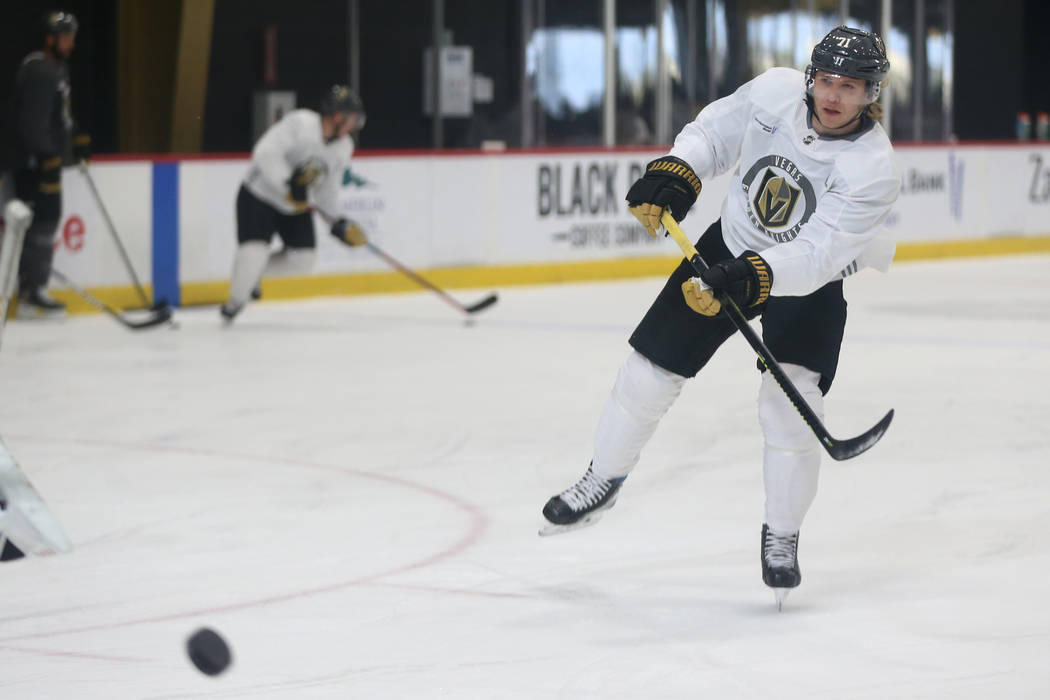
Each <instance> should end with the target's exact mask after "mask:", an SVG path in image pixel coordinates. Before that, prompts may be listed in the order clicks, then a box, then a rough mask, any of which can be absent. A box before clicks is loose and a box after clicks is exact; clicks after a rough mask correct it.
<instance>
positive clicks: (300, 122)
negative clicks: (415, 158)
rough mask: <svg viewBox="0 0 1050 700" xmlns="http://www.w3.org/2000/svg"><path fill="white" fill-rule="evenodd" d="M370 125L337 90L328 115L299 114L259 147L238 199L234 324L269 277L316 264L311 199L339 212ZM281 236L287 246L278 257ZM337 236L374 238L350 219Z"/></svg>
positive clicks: (227, 307) (226, 309)
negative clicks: (342, 187)
mask: <svg viewBox="0 0 1050 700" xmlns="http://www.w3.org/2000/svg"><path fill="white" fill-rule="evenodd" d="M364 125H365V110H364V105H363V104H362V102H361V99H360V98H359V97H358V96H357V94H356V93H355V92H354V91H353V90H351V89H350V88H349V87H347V86H345V85H335V86H333V87H332V88H331V89H330V90H329V91H328V92H327V93H326V94H325V96H324V98H323V99H322V101H321V109H320V112H315V111H313V110H309V109H297V110H294V111H291V112H289V113H288V114H286V115H285V116H284V117H283V118H282V119H281V120H280V121H278V122H277V123H276V124H274V125H273V126H271V127H270V128H269V129H267V130H266V132H265V133H264V134H263V135H262V136H261V137H260V138H259V140H258V142H256V144H255V148H254V149H252V163H251V167H250V169H249V170H248V174H247V175H246V176H245V178H244V181H243V182H242V183H241V188H240V191H239V192H238V194H237V243H238V246H237V253H236V255H235V257H234V262H233V277H232V279H231V281H230V297H229V299H228V300H227V301H226V303H225V304H223V305H222V307H221V308H220V313H221V315H222V317H223V319H225V320H226V321H227V322H232V321H233V319H234V317H235V316H236V315H237V314H238V313H240V311H241V310H242V309H243V308H244V305H245V304H246V303H247V302H248V300H249V299H250V298H251V297H252V296H253V292H255V290H257V287H258V284H259V280H260V279H261V278H262V277H263V276H264V275H271V274H276V275H280V274H296V273H302V272H306V271H308V270H309V269H310V268H311V267H312V266H313V263H314V258H315V256H316V238H315V234H314V224H313V215H312V213H311V201H313V202H314V203H315V204H316V205H317V206H318V207H319V208H320V209H321V211H329V212H331V211H337V210H338V208H337V206H336V195H337V192H338V187H339V182H340V177H341V176H342V173H343V171H344V170H345V168H346V167H347V166H348V165H349V164H350V157H351V155H352V154H353V150H354V143H353V140H352V139H351V138H350V135H351V134H353V133H355V132H357V131H359V130H360V129H361V128H362V127H363V126H364ZM275 233H276V234H277V235H278V236H280V237H281V240H282V243H283V248H282V249H281V250H279V251H277V252H275V253H271V251H270V240H271V239H272V238H273V235H274V234H275ZM331 233H332V235H333V236H335V237H336V238H338V239H339V240H340V241H342V242H343V243H346V244H347V245H350V246H359V245H364V244H365V243H366V242H367V240H368V239H367V237H366V235H365V233H364V231H362V230H361V227H360V226H358V225H357V224H356V223H354V222H352V221H350V220H348V219H344V218H340V219H337V220H336V221H334V222H332V224H331Z"/></svg>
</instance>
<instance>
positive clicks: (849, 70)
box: [806, 26, 890, 107]
mask: <svg viewBox="0 0 1050 700" xmlns="http://www.w3.org/2000/svg"><path fill="white" fill-rule="evenodd" d="M817 71H825V72H826V73H831V74H832V75H842V76H847V77H850V78H858V79H861V80H864V81H865V83H866V85H867V92H866V94H867V98H868V102H869V103H871V102H875V101H876V100H877V99H879V92H880V91H881V90H882V81H884V80H885V79H886V76H887V75H889V73H890V62H889V59H887V58H886V45H885V44H884V43H883V42H882V39H881V38H880V37H879V35H878V34H875V33H874V32H866V31H864V30H863V29H854V28H852V27H846V26H840V27H835V28H834V29H832V30H831V31H830V32H828V33H827V35H826V36H825V37H824V38H823V39H821V40H820V43H818V44H817V45H816V46H814V47H813V54H812V56H811V57H810V63H809V65H808V66H806V96H807V98H808V101H810V106H811V107H812V99H813V84H814V83H815V82H816V79H817Z"/></svg>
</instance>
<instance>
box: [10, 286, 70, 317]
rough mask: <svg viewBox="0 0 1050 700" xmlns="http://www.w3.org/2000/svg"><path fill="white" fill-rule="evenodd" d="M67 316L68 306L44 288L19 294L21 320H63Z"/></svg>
mask: <svg viewBox="0 0 1050 700" xmlns="http://www.w3.org/2000/svg"><path fill="white" fill-rule="evenodd" d="M65 315H66V305H65V304H63V303H62V302H60V301H58V300H57V299H55V298H54V297H53V296H51V295H50V294H48V293H47V290H46V289H44V288H43V287H35V288H33V289H23V290H22V291H20V292H19V293H18V317H19V318H61V317H63V316H65Z"/></svg>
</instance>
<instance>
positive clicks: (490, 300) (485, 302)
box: [463, 292, 499, 314]
mask: <svg viewBox="0 0 1050 700" xmlns="http://www.w3.org/2000/svg"><path fill="white" fill-rule="evenodd" d="M498 300H499V295H498V294H496V293H495V292H493V293H492V294H489V295H488V296H487V297H485V298H484V299H482V300H481V301H479V302H476V303H474V304H471V305H470V306H464V307H463V310H464V311H466V312H467V313H468V314H476V313H477V312H479V311H482V310H484V309H487V308H489V307H490V306H492V305H493V304H495V303H496V302H497V301H498Z"/></svg>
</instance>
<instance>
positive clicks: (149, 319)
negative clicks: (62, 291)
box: [51, 268, 172, 331]
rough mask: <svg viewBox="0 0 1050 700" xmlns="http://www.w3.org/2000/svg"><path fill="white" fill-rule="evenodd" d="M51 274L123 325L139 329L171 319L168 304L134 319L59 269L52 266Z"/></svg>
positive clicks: (151, 326)
mask: <svg viewBox="0 0 1050 700" xmlns="http://www.w3.org/2000/svg"><path fill="white" fill-rule="evenodd" d="M51 274H52V276H54V277H56V278H58V281H59V282H61V283H62V284H64V285H66V286H67V287H69V288H70V289H72V290H73V291H74V292H76V294H77V296H79V297H80V298H81V299H83V300H84V301H86V302H87V303H89V304H91V305H92V306H94V307H95V308H96V309H98V310H99V311H103V312H105V313H107V314H109V315H110V316H112V317H113V318H115V319H116V320H117V321H119V322H120V324H121V325H123V326H124V327H125V328H130V329H131V330H133V331H138V330H142V329H143V328H153V327H154V326H159V325H161V324H162V323H167V322H169V321H171V315H172V309H171V307H170V306H168V305H166V304H165V305H163V306H160V307H158V308H155V309H150V310H149V315H148V316H146V317H145V318H143V319H141V320H133V319H130V318H128V317H127V316H125V315H124V314H122V313H121V312H119V311H117V310H116V309H114V308H113V307H112V306H110V305H109V304H107V303H106V302H104V301H102V300H101V299H99V298H98V297H96V296H95V295H94V294H91V293H90V292H89V291H87V290H86V289H84V288H83V287H81V286H80V285H78V284H77V283H76V282H74V281H73V280H71V279H69V277H67V276H66V275H64V274H62V273H61V272H59V271H58V270H56V269H54V268H52V269H51Z"/></svg>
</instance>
